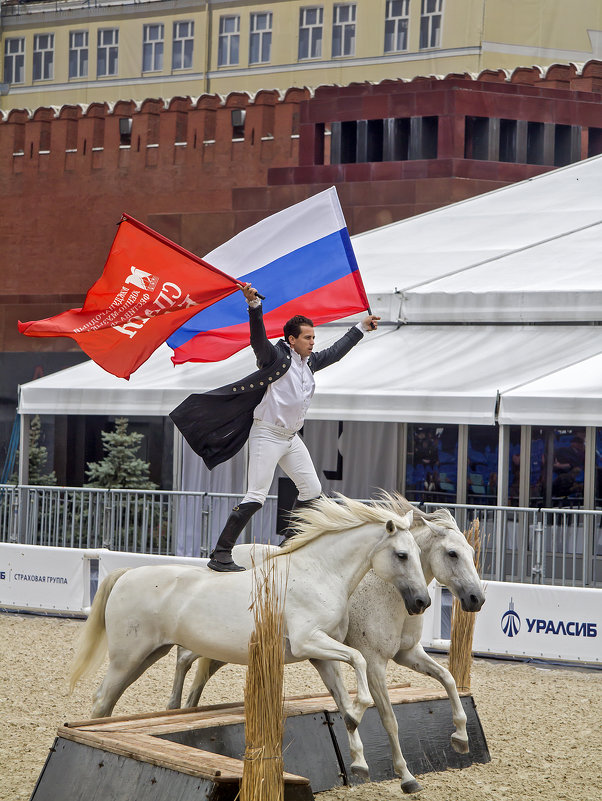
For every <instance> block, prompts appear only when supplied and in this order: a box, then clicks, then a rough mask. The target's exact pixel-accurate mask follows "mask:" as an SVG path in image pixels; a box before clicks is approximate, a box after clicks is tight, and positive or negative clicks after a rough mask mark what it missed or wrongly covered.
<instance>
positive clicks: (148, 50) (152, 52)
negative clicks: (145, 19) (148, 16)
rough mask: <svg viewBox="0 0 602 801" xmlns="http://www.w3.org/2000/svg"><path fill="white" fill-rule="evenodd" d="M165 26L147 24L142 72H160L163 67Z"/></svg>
mask: <svg viewBox="0 0 602 801" xmlns="http://www.w3.org/2000/svg"><path fill="white" fill-rule="evenodd" d="M164 35H165V34H164V26H163V25H162V24H161V25H145V26H144V40H143V45H142V72H159V70H162V69H163V39H164Z"/></svg>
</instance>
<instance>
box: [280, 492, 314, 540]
mask: <svg viewBox="0 0 602 801" xmlns="http://www.w3.org/2000/svg"><path fill="white" fill-rule="evenodd" d="M317 500H318V499H317V498H309V499H308V500H307V501H300V500H299V498H295V502H294V504H293V508H292V509H291V512H296V511H297V510H298V509H306V508H307V507H308V506H311V505H312V503H313V502H314V501H317ZM282 534H283V536H284V539H283V540H282V542H281V543H280V547H281V548H282V546H283V545H286V543H287V542H288V540H290V538H291V537H293V536H294V535H295V529H294V528H290V526H287V528H285V529H284V531H283V532H282Z"/></svg>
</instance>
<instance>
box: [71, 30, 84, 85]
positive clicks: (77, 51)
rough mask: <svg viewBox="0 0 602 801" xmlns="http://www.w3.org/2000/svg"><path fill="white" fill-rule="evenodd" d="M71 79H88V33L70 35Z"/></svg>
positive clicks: (75, 32)
mask: <svg viewBox="0 0 602 801" xmlns="http://www.w3.org/2000/svg"><path fill="white" fill-rule="evenodd" d="M69 77H70V78H87V77H88V31H71V32H70V33H69Z"/></svg>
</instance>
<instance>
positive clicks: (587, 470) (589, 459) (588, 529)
mask: <svg viewBox="0 0 602 801" xmlns="http://www.w3.org/2000/svg"><path fill="white" fill-rule="evenodd" d="M595 486H596V429H595V427H594V426H587V427H586V429H585V464H584V466H583V508H584V509H595V508H596V506H595V503H596V499H595V495H596V492H595ZM594 523H595V518H594V517H593V516H590V515H584V518H583V586H584V587H588V586H593V581H594V576H593V566H594V559H593V554H594V533H595V531H594ZM574 558H575V557H573V559H574Z"/></svg>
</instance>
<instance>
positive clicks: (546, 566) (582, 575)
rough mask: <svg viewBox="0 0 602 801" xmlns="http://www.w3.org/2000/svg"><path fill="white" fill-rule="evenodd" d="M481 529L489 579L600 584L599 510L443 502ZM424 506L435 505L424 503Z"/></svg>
mask: <svg viewBox="0 0 602 801" xmlns="http://www.w3.org/2000/svg"><path fill="white" fill-rule="evenodd" d="M445 506H446V508H448V509H449V510H450V511H451V512H452V513H453V515H454V517H455V518H456V521H457V523H458V525H459V527H460V528H462V529H464V530H466V529H467V528H468V526H469V525H470V523H471V521H472V520H474V519H475V518H476V519H478V521H479V528H480V531H481V541H482V552H481V561H482V565H481V575H482V576H483V578H485V579H490V580H492V581H517V582H521V583H524V582H529V583H534V584H555V585H560V586H567V587H602V510H595V511H590V510H585V509H558V508H556V507H554V508H550V509H531V508H526V507H516V506H476V505H469V504H445ZM424 508H425V510H426V511H433V510H434V509H436V508H438V505H437V504H435V503H425V504H424Z"/></svg>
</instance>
